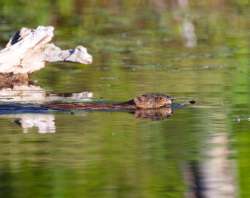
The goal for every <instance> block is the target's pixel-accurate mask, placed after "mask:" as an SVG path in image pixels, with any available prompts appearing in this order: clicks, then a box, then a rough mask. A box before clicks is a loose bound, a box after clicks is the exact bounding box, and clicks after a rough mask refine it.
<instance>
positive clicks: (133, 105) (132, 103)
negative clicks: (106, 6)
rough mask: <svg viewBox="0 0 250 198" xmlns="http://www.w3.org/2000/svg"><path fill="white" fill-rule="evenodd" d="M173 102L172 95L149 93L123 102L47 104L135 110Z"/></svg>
mask: <svg viewBox="0 0 250 198" xmlns="http://www.w3.org/2000/svg"><path fill="white" fill-rule="evenodd" d="M172 103H173V98H172V97H171V96H168V95H165V94H160V93H147V94H143V95H140V96H137V97H135V98H134V99H132V100H128V101H126V102H121V103H61V102H53V103H49V104H46V105H45V106H46V107H48V108H50V109H56V110H112V109H113V110H119V109H120V110H122V109H124V110H125V109H127V110H133V109H159V108H164V107H169V106H170V105H171V104H172Z"/></svg>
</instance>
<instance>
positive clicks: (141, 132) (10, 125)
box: [0, 0, 250, 198]
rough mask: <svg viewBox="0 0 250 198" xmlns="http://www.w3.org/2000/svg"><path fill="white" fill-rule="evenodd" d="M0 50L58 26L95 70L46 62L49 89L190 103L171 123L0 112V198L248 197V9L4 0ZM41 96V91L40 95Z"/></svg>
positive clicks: (117, 115)
mask: <svg viewBox="0 0 250 198" xmlns="http://www.w3.org/2000/svg"><path fill="white" fill-rule="evenodd" d="M0 7H1V8H0V9H1V12H0V15H1V21H0V30H1V33H0V42H1V46H2V47H3V46H4V44H5V43H6V42H7V41H8V38H9V37H10V35H11V34H12V33H13V32H14V31H15V30H17V29H19V28H20V27H22V26H28V27H35V26H37V25H39V24H43V25H53V26H55V28H56V31H55V42H56V43H57V44H58V45H59V46H61V47H65V48H68V47H73V46H75V45H78V44H82V45H84V46H86V47H87V48H88V50H89V52H90V53H91V54H92V55H93V58H94V63H93V64H92V65H86V66H82V65H78V64H69V63H67V64H66V63H59V64H50V65H48V67H46V68H45V69H43V70H41V71H39V72H38V73H36V74H34V75H33V76H32V79H33V80H34V81H35V82H36V86H40V88H39V89H38V92H39V93H40V92H42V91H41V90H42V89H44V91H49V92H56V93H62V92H82V91H90V92H93V94H94V97H95V98H97V99H100V98H104V99H108V100H111V101H123V100H127V99H130V98H133V97H134V96H136V95H138V94H141V93H145V92H161V93H166V94H169V95H172V96H174V97H176V98H177V99H176V100H177V101H179V102H185V101H187V100H189V99H195V100H196V101H197V103H196V104H195V105H193V106H188V107H186V108H182V109H178V110H176V111H175V112H174V114H173V115H172V116H171V117H170V118H168V119H164V120H159V121H152V120H150V119H141V118H136V116H135V115H133V114H130V113H127V112H76V113H75V114H71V113H68V112H64V113H62V112H61V113H60V112H49V113H44V112H39V113H23V114H22V113H19V114H8V113H2V114H1V115H0V197H25V198H26V197H102V198H103V197H109V198H110V197H157V198H158V197H192V196H194V197H213V198H215V197H216V198H217V197H218V198H220V197H249V196H250V191H249V185H250V174H249V168H250V160H249V159H250V149H249V148H250V110H249V106H250V105H249V99H250V93H249V85H250V79H249V67H250V62H249V53H250V46H249V43H250V42H249V41H250V20H249V18H250V9H249V2H248V1H244V0H241V1H221V0H220V1H208V0H207V1H202V2H201V1H190V2H189V1H181V0H180V1H163V0H151V1H128V0H127V1H73V0H67V1H66V0H65V1H55V2H54V1H53V2H50V1H44V0H40V1H29V3H26V2H25V1H13V0H9V1H0ZM40 89H41V90H40Z"/></svg>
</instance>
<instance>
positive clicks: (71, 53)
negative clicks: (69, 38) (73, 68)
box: [0, 26, 92, 74]
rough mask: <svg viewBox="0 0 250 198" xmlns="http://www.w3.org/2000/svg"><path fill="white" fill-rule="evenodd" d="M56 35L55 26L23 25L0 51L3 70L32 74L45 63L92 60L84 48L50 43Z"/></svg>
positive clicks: (0, 62) (83, 62)
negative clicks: (33, 27)
mask: <svg viewBox="0 0 250 198" xmlns="http://www.w3.org/2000/svg"><path fill="white" fill-rule="evenodd" d="M53 36H54V27H52V26H47V27H46V26H38V27H37V28H36V29H29V28H21V30H19V31H17V32H16V33H15V34H14V35H13V36H12V37H11V38H10V40H9V42H8V44H7V45H6V47H5V48H4V49H2V50H1V51H0V73H13V74H25V73H26V74H29V73H33V72H35V71H37V70H40V69H42V68H43V67H45V63H46V62H58V61H63V62H77V63H81V64H91V63H92V56H91V55H90V54H89V53H88V52H87V49H86V48H85V47H83V46H77V47H76V48H74V49H68V50H62V49H60V48H59V47H57V46H56V45H55V44H53V43H50V42H51V40H52V38H53Z"/></svg>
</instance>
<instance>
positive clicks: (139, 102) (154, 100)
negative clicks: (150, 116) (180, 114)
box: [133, 93, 173, 109]
mask: <svg viewBox="0 0 250 198" xmlns="http://www.w3.org/2000/svg"><path fill="white" fill-rule="evenodd" d="M133 101H134V103H135V105H136V107H137V108H139V109H156V108H161V107H167V106H169V105H171V104H172V101H173V99H172V98H171V97H170V96H167V95H164V94H157V93H149V94H143V95H140V96H137V97H135V98H134V99H133Z"/></svg>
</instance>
